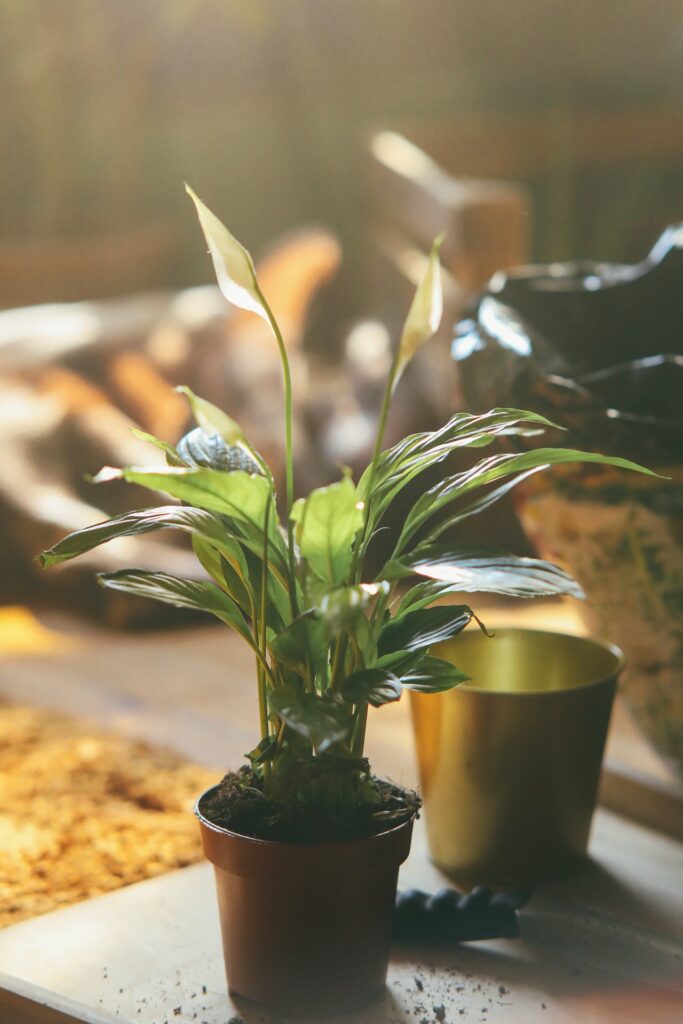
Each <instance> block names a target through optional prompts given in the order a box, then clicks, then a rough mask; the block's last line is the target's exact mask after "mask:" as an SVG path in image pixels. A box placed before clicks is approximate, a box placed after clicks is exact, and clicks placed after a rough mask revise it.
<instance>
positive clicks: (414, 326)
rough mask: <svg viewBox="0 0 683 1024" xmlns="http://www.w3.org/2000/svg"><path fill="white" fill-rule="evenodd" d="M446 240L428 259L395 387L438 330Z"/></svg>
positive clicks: (404, 334) (410, 313) (406, 331)
mask: <svg viewBox="0 0 683 1024" xmlns="http://www.w3.org/2000/svg"><path fill="white" fill-rule="evenodd" d="M441 242H442V237H439V238H437V239H436V241H435V242H434V244H433V246H432V250H431V252H430V254H429V258H428V260H427V266H426V268H425V271H424V274H423V275H422V277H421V279H420V281H419V283H418V286H417V289H416V291H415V295H414V297H413V301H412V303H411V306H410V310H409V311H408V316H407V318H406V322H405V325H404V327H403V332H402V334H401V340H400V342H399V347H398V362H397V369H396V376H395V377H394V381H393V387H394V388H395V387H396V385H397V384H398V381H399V380H400V377H401V374H402V373H403V371H404V369H405V367H406V366H407V365H408V363H409V362H410V360H411V359H412V358H413V356H414V355H415V353H416V352H417V351H418V350H419V349H420V348H421V347H422V346H423V345H424V343H425V342H426V341H428V340H429V338H431V337H432V335H433V334H434V332H435V331H437V330H438V328H439V324H440V323H441V315H442V313H443V288H442V284H441V263H440V261H439V250H440V248H441Z"/></svg>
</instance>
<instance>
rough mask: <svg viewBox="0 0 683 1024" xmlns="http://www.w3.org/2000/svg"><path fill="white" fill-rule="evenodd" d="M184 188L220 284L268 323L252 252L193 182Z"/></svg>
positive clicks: (227, 295)
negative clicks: (200, 193) (214, 210)
mask: <svg viewBox="0 0 683 1024" xmlns="http://www.w3.org/2000/svg"><path fill="white" fill-rule="evenodd" d="M185 188H186V190H187V194H188V195H189V196H190V198H191V199H192V202H193V203H194V205H195V209H196V211H197V216H198V218H199V223H200V225H201V228H202V231H203V232H204V238H205V239H206V243H207V245H208V247H209V252H210V254H211V259H212V260H213V269H214V271H215V273H216V280H217V281H218V287H219V288H220V290H221V291H222V293H223V295H224V296H225V298H226V299H227V300H228V302H230V303H232V305H233V306H239V308H240V309H248V310H250V311H251V312H252V313H256V314H257V315H258V316H260V317H262V318H263V319H264V320H265V321H266V323H269V322H270V321H269V319H268V314H267V313H266V310H265V309H264V306H263V302H262V300H261V295H260V292H259V287H258V282H257V280H256V271H255V269H254V261H253V260H252V258H251V256H250V254H249V253H248V252H247V250H246V249H245V248H244V246H243V245H242V244H241V242H238V241H237V239H236V238H235V237H234V236H233V235H231V233H230V232H229V231H228V229H227V228H226V227H225V225H224V224H222V223H221V221H220V220H219V219H218V217H216V215H215V214H213V213H212V212H211V210H210V209H209V208H208V206H205V204H204V203H203V202H202V201H201V199H200V198H199V197H198V196H197V195H196V194H195V193H194V192H193V190H192V189H191V188H190V186H189V185H186V186H185Z"/></svg>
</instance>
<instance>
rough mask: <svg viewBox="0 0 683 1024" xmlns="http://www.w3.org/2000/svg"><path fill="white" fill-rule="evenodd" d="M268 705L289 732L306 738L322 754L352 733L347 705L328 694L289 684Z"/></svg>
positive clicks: (275, 693) (274, 694) (271, 696)
mask: <svg viewBox="0 0 683 1024" xmlns="http://www.w3.org/2000/svg"><path fill="white" fill-rule="evenodd" d="M268 703H269V705H270V707H271V708H272V709H273V711H275V713H276V714H277V715H279V716H280V718H281V719H282V720H283V721H284V722H286V723H287V725H288V727H289V728H290V729H293V730H294V732H297V733H299V735H301V736H304V737H305V738H306V739H307V740H308V741H309V743H311V744H312V745H313V747H314V748H315V749H316V750H317V751H318V753H320V754H322V753H324V752H325V751H326V750H328V749H329V748H330V747H331V746H333V745H334V744H335V743H339V742H340V741H341V740H345V739H346V738H347V737H348V736H349V733H350V731H351V725H352V719H351V717H350V715H349V708H348V704H346V703H345V702H344V701H342V700H341V699H340V700H336V699H335V698H334V697H332V696H330V695H328V694H323V695H322V696H318V695H317V694H313V693H306V692H304V690H303V689H302V688H301V687H300V686H296V685H293V684H288V685H287V686H283V687H281V688H279V689H277V690H273V691H271V692H270V693H269V694H268Z"/></svg>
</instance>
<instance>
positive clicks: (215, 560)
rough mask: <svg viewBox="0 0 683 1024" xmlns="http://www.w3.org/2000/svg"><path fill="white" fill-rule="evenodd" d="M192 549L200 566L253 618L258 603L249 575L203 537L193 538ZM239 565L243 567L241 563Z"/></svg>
mask: <svg viewBox="0 0 683 1024" xmlns="http://www.w3.org/2000/svg"><path fill="white" fill-rule="evenodd" d="M192 549H193V551H194V553H195V555H196V556H197V560H198V562H199V564H200V565H201V566H202V568H204V569H205V570H206V572H208V574H209V576H211V578H212V579H213V580H214V581H215V582H216V583H217V584H218V586H219V587H220V588H221V589H222V590H225V591H227V593H228V594H229V595H230V597H231V598H232V599H233V600H234V601H235V602H236V603H237V604H238V605H239V606H240V608H241V609H242V611H243V612H244V613H245V614H246V615H248V616H251V615H252V611H253V609H254V608H255V607H256V602H255V597H254V593H253V591H252V589H251V583H250V580H249V576H248V573H247V572H246V571H242V570H241V569H240V570H237V569H236V568H235V566H234V562H229V561H228V560H227V559H226V558H225V557H224V556H223V555H221V553H220V551H219V549H218V548H216V547H213V546H212V545H211V544H209V543H208V541H206V540H204V539H203V538H202V537H198V536H194V537H193V538H192ZM239 564H240V565H241V561H240V563H239Z"/></svg>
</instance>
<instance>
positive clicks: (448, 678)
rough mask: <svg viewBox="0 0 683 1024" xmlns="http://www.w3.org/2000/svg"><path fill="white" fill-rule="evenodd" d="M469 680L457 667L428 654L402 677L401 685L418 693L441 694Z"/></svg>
mask: <svg viewBox="0 0 683 1024" xmlns="http://www.w3.org/2000/svg"><path fill="white" fill-rule="evenodd" d="M469 678H470V677H469V676H468V675H465V673H464V672H463V671H462V670H461V669H459V668H458V667H457V665H452V664H451V662H450V661H445V660H444V659H443V658H434V657H433V656H432V655H429V654H427V655H425V657H424V658H421V659H420V660H419V662H418V663H417V665H415V667H414V668H412V669H410V670H409V671H408V672H406V673H405V674H402V675H401V685H402V686H404V687H405V689H406V690H415V692H416V693H441V692H443V691H444V690H452V689H453V687H454V686H459V685H460V684H461V683H466V682H467V680H468V679H469Z"/></svg>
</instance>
